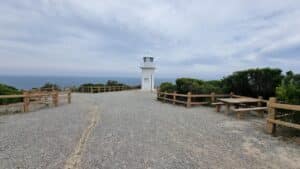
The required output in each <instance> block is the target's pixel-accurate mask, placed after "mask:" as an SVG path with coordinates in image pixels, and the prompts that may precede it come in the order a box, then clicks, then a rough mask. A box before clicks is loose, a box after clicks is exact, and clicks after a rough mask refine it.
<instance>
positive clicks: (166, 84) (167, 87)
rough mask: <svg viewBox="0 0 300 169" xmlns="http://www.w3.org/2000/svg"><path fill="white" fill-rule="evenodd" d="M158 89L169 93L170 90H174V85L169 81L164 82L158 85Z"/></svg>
mask: <svg viewBox="0 0 300 169" xmlns="http://www.w3.org/2000/svg"><path fill="white" fill-rule="evenodd" d="M159 90H160V91H161V92H168V93H171V92H174V91H176V86H175V85H174V84H172V83H170V82H164V83H162V84H161V85H160V87H159Z"/></svg>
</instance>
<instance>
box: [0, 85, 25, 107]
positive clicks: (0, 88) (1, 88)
mask: <svg viewBox="0 0 300 169" xmlns="http://www.w3.org/2000/svg"><path fill="white" fill-rule="evenodd" d="M14 94H22V92H21V91H19V90H18V89H16V88H15V87H12V86H8V85H5V84H0V95H14ZM17 102H22V99H21V98H11V99H0V105H3V104H10V103H17Z"/></svg>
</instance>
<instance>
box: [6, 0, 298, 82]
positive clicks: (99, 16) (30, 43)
mask: <svg viewBox="0 0 300 169" xmlns="http://www.w3.org/2000/svg"><path fill="white" fill-rule="evenodd" d="M299 6H300V2H299V1H296V0H286V1H281V0H263V1H261V0H253V1H240V0H229V1H226V2H225V1H224V2H223V1H217V0H206V1H197V0H188V1H182V0H175V1H171V0H163V1H150V0H131V1H126V2H125V1H121V0H115V1H109V0H102V1H98V0H88V1H82V0H41V1H34V0H28V1H22V0H11V1H5V2H2V3H1V5H0V10H1V11H2V15H1V16H0V25H1V29H0V59H1V62H0V72H1V74H37V72H38V74H40V75H81V76H82V75H87V74H88V75H91V76H109V75H110V76H138V74H139V68H138V64H139V63H140V61H141V57H142V56H144V55H151V56H154V57H155V58H156V61H157V66H158V72H157V76H160V77H163V76H168V77H178V76H192V77H198V78H206V79H214V78H220V77H222V76H224V75H226V74H228V73H231V72H232V71H236V70H241V69H245V68H250V67H263V66H271V67H279V68H282V69H283V70H284V71H287V70H289V69H291V70H293V71H295V72H300V68H299V66H297V63H299V61H298V60H300V56H299V55H297V54H295V53H299V50H298V49H299V47H300V37H299V34H300V31H299V30H300V20H299V19H298V18H299V16H300V7H299ZM283 62H284V63H285V64H284V65H283V64H282V63H283Z"/></svg>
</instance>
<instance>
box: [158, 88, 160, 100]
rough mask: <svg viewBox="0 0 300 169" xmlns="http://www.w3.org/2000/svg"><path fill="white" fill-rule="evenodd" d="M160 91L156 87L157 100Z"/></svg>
mask: <svg viewBox="0 0 300 169" xmlns="http://www.w3.org/2000/svg"><path fill="white" fill-rule="evenodd" d="M159 92H160V91H159V89H157V100H159V94H160V93H159Z"/></svg>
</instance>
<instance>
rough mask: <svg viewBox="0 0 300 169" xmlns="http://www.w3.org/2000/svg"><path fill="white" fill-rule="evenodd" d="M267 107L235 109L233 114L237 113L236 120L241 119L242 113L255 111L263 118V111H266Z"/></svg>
mask: <svg viewBox="0 0 300 169" xmlns="http://www.w3.org/2000/svg"><path fill="white" fill-rule="evenodd" d="M267 110H268V107H250V108H236V109H233V110H232V111H233V112H236V113H237V118H239V119H240V118H241V115H242V113H246V112H250V111H256V112H258V113H261V115H262V116H263V115H264V114H263V113H264V111H267Z"/></svg>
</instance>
